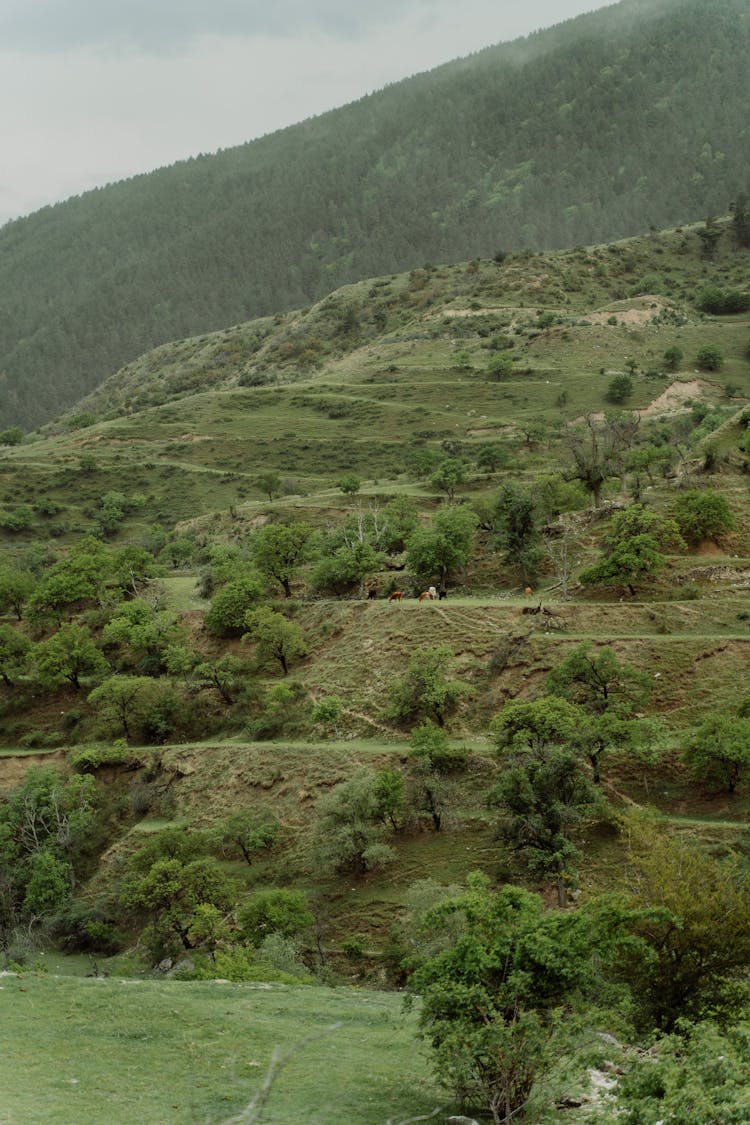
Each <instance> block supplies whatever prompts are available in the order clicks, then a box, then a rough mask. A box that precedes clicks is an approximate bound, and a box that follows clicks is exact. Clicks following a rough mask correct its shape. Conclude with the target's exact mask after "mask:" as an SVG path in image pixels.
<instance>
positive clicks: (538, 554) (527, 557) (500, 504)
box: [491, 481, 542, 583]
mask: <svg viewBox="0 0 750 1125" xmlns="http://www.w3.org/2000/svg"><path fill="white" fill-rule="evenodd" d="M540 540H541V533H540V530H539V520H538V509H537V502H536V497H535V495H534V492H533V491H532V490H531V489H530V488H525V487H524V486H523V485H521V484H518V483H516V482H515V481H511V482H510V483H508V484H506V485H504V486H503V488H502V489H501V490H500V493H499V495H498V497H497V500H496V502H495V518H494V522H493V529H492V538H491V544H492V546H497V547H500V548H501V549H503V550H504V551H505V553H506V556H507V559H508V561H509V562H512V563H515V564H517V565H518V566H519V568H520V570H521V576H522V579H523V581H524V582H525V583H528V582H531V581H533V579H535V578H536V574H537V571H538V568H539V564H540V562H541V559H542V550H541V547H540Z"/></svg>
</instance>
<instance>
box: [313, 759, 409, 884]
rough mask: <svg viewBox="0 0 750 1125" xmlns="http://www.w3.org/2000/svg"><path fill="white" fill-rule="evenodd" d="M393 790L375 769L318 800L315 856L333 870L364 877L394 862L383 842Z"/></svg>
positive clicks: (392, 808)
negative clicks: (384, 782) (367, 873)
mask: <svg viewBox="0 0 750 1125" xmlns="http://www.w3.org/2000/svg"><path fill="white" fill-rule="evenodd" d="M393 798H394V790H393V786H392V784H391V783H390V779H388V780H387V782H386V784H383V780H382V779H381V778H380V777H379V774H378V773H377V772H376V771H375V770H368V769H364V770H360V772H359V773H357V774H356V775H355V776H354V777H353V778H351V780H349V781H343V782H341V784H339V785H336V786H335V787H334V788H333V789H331V791H330V792H329V793H326V794H325V795H324V796H323V797H321V798H320V800H319V801H318V805H317V808H316V813H317V823H316V828H315V835H316V839H317V849H316V850H317V855H318V857H319V859H320V861H321V862H322V863H323V865H324V866H326V867H329V868H331V869H333V870H335V871H339V872H346V871H349V872H351V873H352V874H354V875H364V874H365V873H366V872H367V871H372V870H374V869H375V868H378V867H382V866H384V865H386V864H388V863H390V862H391V861H392V860H393V859H394V851H393V849H392V848H391V847H390V846H389V845H388V844H387V843H386V840H387V838H388V834H389V829H388V824H389V823H390V820H391V818H392V817H393V814H394V811H395V810H394V805H393Z"/></svg>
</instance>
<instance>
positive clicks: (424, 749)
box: [408, 721, 466, 832]
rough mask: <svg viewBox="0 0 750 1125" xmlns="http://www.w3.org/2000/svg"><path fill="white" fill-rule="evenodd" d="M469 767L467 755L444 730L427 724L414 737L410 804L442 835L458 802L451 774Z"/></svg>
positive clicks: (411, 741)
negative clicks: (444, 821) (453, 742)
mask: <svg viewBox="0 0 750 1125" xmlns="http://www.w3.org/2000/svg"><path fill="white" fill-rule="evenodd" d="M465 765H466V754H465V753H464V752H463V751H461V750H456V749H454V748H453V747H451V746H450V743H449V741H448V736H447V734H446V733H445V731H444V730H443V729H442V727H438V726H435V724H434V723H431V722H429V721H428V722H425V723H422V724H420V726H418V727H415V728H414V730H413V731H412V733H411V740H410V752H409V774H408V801H409V804H410V805H411V806H412V807H413V808H414V809H415V810H416V811H417V813H426V814H427V815H428V816H429V817H430V819H431V820H432V826H433V828H434V829H435V831H436V832H439V831H440V830H441V828H442V826H443V820H444V818H445V814H446V812H447V810H448V808H449V807H450V805H451V803H452V802H453V800H454V799H455V786H454V785H453V783H452V781H451V779H450V774H451V773H452V772H453V771H454V770H457V769H460V768H462V767H463V766H465Z"/></svg>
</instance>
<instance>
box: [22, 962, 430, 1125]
mask: <svg viewBox="0 0 750 1125" xmlns="http://www.w3.org/2000/svg"><path fill="white" fill-rule="evenodd" d="M0 991H1V992H2V995H0V1011H1V1012H2V1027H3V1041H4V1045H3V1050H2V1052H0V1090H1V1091H2V1094H0V1122H2V1123H3V1125H17V1123H19V1122H24V1123H25V1125H31V1123H33V1122H44V1125H83V1123H85V1125H99V1123H101V1125H104V1123H107V1125H120V1123H122V1125H131V1123H132V1125H157V1123H158V1125H162V1123H172V1122H201V1123H204V1125H205V1123H212V1125H213V1123H218V1122H222V1121H224V1120H226V1119H227V1118H229V1117H232V1116H233V1115H234V1114H237V1113H238V1112H239V1111H240V1110H241V1109H243V1108H244V1107H245V1106H247V1104H248V1103H249V1102H250V1101H251V1100H252V1098H253V1097H254V1096H255V1094H256V1092H257V1091H258V1090H259V1088H260V1086H261V1084H262V1082H263V1079H264V1077H265V1074H266V1070H267V1067H268V1063H269V1060H270V1057H271V1054H272V1051H273V1049H274V1047H279V1048H280V1050H281V1051H282V1052H283V1051H286V1050H288V1049H289V1048H290V1047H292V1046H293V1045H295V1044H300V1049H299V1050H298V1051H296V1053H295V1054H294V1055H293V1056H292V1057H291V1058H290V1059H289V1061H288V1063H287V1064H286V1065H285V1066H284V1068H283V1069H282V1070H281V1071H280V1073H279V1074H278V1076H277V1079H276V1081H275V1083H274V1085H273V1088H272V1091H271V1095H270V1097H269V1099H268V1101H267V1103H266V1106H265V1109H264V1112H263V1121H265V1122H279V1123H281V1122H283V1123H285V1125H290V1123H291V1122H305V1123H306V1125H315V1123H318V1125H337V1123H339V1122H340V1123H341V1125H344V1123H347V1125H353V1123H355V1122H356V1123H357V1125H385V1122H386V1121H387V1120H388V1119H389V1118H392V1119H393V1120H394V1121H401V1120H403V1119H404V1118H407V1117H411V1116H414V1115H417V1114H421V1113H429V1112H431V1111H432V1110H433V1109H434V1108H435V1107H436V1106H440V1105H443V1104H445V1094H444V1093H441V1092H440V1090H439V1089H438V1088H437V1087H436V1085H435V1083H434V1081H433V1079H432V1078H431V1076H430V1073H429V1070H428V1066H427V1062H426V1059H425V1057H424V1055H423V1052H422V1050H421V1047H420V1044H419V1041H418V1040H417V1039H416V1037H415V1028H416V1019H415V1016H414V1014H413V1013H412V1014H409V1013H405V1012H404V1010H403V1006H402V997H400V996H398V995H394V994H393V993H384V992H365V991H355V990H353V989H344V988H341V989H328V988H319V987H306V988H290V987H287V986H283V985H265V984H264V985H257V984H229V983H227V984H220V983H216V982H213V981H208V982H200V983H198V982H193V983H182V982H173V981H143V980H116V979H101V978H100V979H98V980H97V979H89V980H81V979H80V978H73V977H52V976H50V977H47V976H45V975H44V974H34V973H25V974H23V975H22V976H18V977H16V976H4V977H2V978H0ZM332 1025H340V1026H338V1027H337V1028H336V1029H335V1030H332V1031H329V1030H328V1029H329V1028H331V1026H332ZM303 1040H305V1042H302V1041H303Z"/></svg>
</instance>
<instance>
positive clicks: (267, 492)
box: [255, 472, 283, 500]
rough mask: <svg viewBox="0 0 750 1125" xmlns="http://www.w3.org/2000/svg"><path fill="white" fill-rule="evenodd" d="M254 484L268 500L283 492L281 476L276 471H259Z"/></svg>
mask: <svg viewBox="0 0 750 1125" xmlns="http://www.w3.org/2000/svg"><path fill="white" fill-rule="evenodd" d="M255 484H256V487H257V488H259V489H260V491H261V492H262V493H263V495H264V496H266V497H267V498H268V499H269V500H274V499H275V498H276V497H277V496H281V494H282V492H283V487H282V484H281V477H280V476H279V474H278V473H273V472H268V473H261V474H260V476H258V477H257V478H256V480H255Z"/></svg>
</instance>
